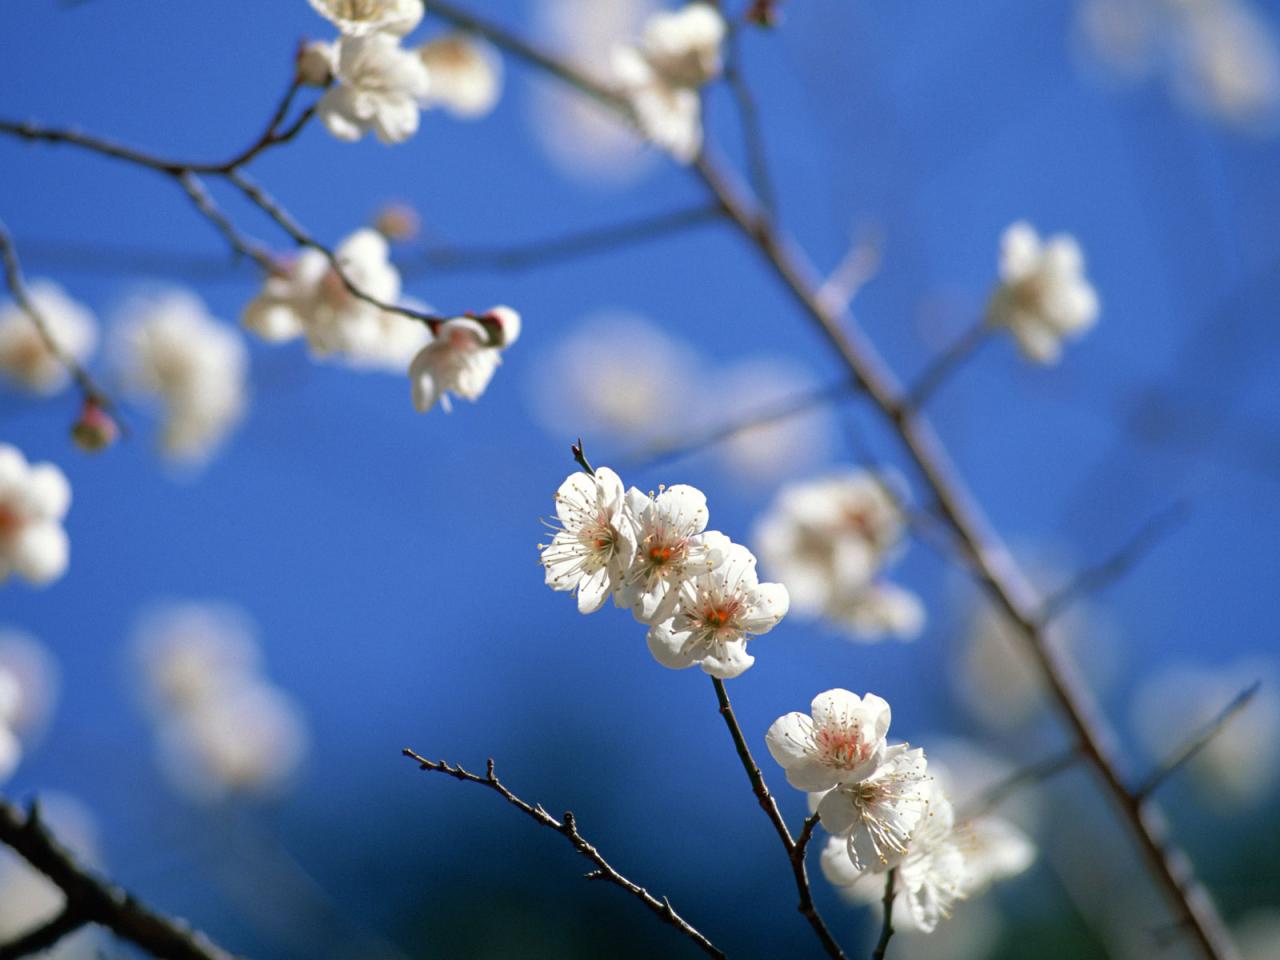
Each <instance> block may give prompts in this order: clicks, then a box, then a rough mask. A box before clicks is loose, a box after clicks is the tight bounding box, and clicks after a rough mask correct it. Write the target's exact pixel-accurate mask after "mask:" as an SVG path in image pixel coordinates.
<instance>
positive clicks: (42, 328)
mask: <svg viewBox="0 0 1280 960" xmlns="http://www.w3.org/2000/svg"><path fill="white" fill-rule="evenodd" d="M0 259H3V261H4V277H5V285H6V286H8V288H9V292H10V294H12V295H13V300H14V302H15V303H16V304H17V305H18V308H19V309H20V310H22V312H23V313H25V314H26V315H27V319H28V320H30V321H31V325H32V326H33V327H35V329H36V333H37V334H38V335H39V337H40V339H41V341H42V342H43V343H44V345H45V349H47V350H48V351H49V352H50V353H51V354H53V356H54V358H55V359H56V360H57V361H58V363H60V364H62V366H63V368H64V369H65V370H66V371H67V373H68V374H70V376H71V379H72V380H74V381H75V384H76V386H77V387H79V388H80V393H81V395H82V396H83V397H84V399H85V400H86V401H88V402H92V403H96V404H97V405H98V406H100V407H102V408H103V409H105V410H108V411H109V412H111V413H112V414H115V413H116V407H115V404H114V403H113V402H112V400H111V398H110V397H109V396H108V395H107V393H106V391H105V390H103V389H102V388H101V387H99V386H98V384H97V383H96V382H94V379H93V377H91V376H90V375H89V371H87V370H86V369H85V368H84V367H82V366H81V365H80V363H79V361H77V360H76V358H75V357H73V356H71V354H69V353H67V351H66V350H64V349H63V348H62V344H60V343H58V341H57V338H55V337H54V335H53V331H52V330H50V329H49V324H48V323H47V322H46V321H45V318H44V316H43V314H41V313H40V311H39V309H38V308H37V307H36V305H35V303H34V302H33V301H32V299H31V297H30V295H29V294H28V293H27V285H26V283H25V282H24V281H23V279H22V265H21V264H20V263H19V262H18V250H17V247H16V246H15V245H14V242H13V237H12V236H11V235H10V233H9V230H8V228H7V227H5V225H4V224H3V223H0Z"/></svg>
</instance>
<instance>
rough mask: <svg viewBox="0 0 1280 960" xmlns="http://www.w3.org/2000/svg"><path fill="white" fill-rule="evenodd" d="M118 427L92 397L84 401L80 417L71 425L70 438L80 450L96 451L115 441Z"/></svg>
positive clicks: (118, 432)
mask: <svg viewBox="0 0 1280 960" xmlns="http://www.w3.org/2000/svg"><path fill="white" fill-rule="evenodd" d="M119 436H120V427H119V425H118V424H117V423H116V421H115V419H114V418H113V417H112V416H111V414H109V413H107V411H106V410H104V409H103V408H102V404H101V403H99V402H98V401H97V400H95V399H93V398H92V397H88V398H86V399H85V401H84V406H83V407H82V408H81V410H80V418H79V419H78V420H76V422H75V423H74V424H72V426H71V439H72V440H73V441H74V442H75V445H76V446H77V447H79V448H80V449H81V450H85V451H87V452H89V453H97V452H98V451H99V450H105V449H106V448H107V447H109V446H111V444H113V443H115V442H116V438H117V437H119Z"/></svg>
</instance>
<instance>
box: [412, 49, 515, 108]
mask: <svg viewBox="0 0 1280 960" xmlns="http://www.w3.org/2000/svg"><path fill="white" fill-rule="evenodd" d="M418 57H419V59H421V60H422V62H423V63H424V64H425V65H426V67H427V72H428V74H430V76H431V89H430V92H429V93H428V95H427V98H426V105H427V106H429V107H431V106H439V107H444V108H445V109H446V110H448V111H449V112H450V113H453V114H456V115H457V116H459V117H468V118H470V117H482V116H484V115H485V114H487V113H488V112H489V111H491V110H492V109H493V108H494V105H495V104H496V103H497V102H498V97H499V96H500V95H501V94H502V59H501V58H500V57H499V56H498V52H497V51H496V50H494V48H493V47H492V46H490V45H489V44H488V43H486V42H485V41H483V40H481V39H479V38H478V37H474V36H472V35H470V34H466V33H449V34H445V35H444V36H440V37H436V38H435V39H434V40H429V41H428V42H426V43H424V44H423V45H422V46H420V47H419V48H418Z"/></svg>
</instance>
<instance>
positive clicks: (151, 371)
mask: <svg viewBox="0 0 1280 960" xmlns="http://www.w3.org/2000/svg"><path fill="white" fill-rule="evenodd" d="M117 348H118V352H119V355H120V360H119V362H120V365H121V366H122V367H123V374H124V377H125V380H126V382H127V385H128V387H129V388H130V389H131V391H132V392H134V393H135V394H138V395H141V396H147V397H152V398H155V399H157V400H159V401H160V403H161V405H162V406H163V408H164V427H163V435H162V438H161V444H162V447H163V449H164V451H165V453H166V454H168V455H169V456H171V457H173V458H174V459H177V460H182V461H187V462H200V461H203V460H206V459H207V458H208V457H209V456H210V455H211V454H212V453H213V451H214V450H215V449H216V448H217V447H218V446H219V445H220V444H221V443H222V441H223V440H224V439H225V438H226V436H227V434H228V433H230V432H231V430H232V428H234V427H235V426H236V424H238V423H239V422H240V420H241V418H242V417H243V416H244V413H245V408H246V407H247V405H248V373H249V354H248V351H247V350H246V348H245V345H244V342H243V341H242V340H241V338H240V337H239V336H238V335H237V333H236V332H235V330H232V329H230V328H228V327H227V326H225V325H224V324H222V323H219V322H218V321H217V320H214V319H213V318H212V317H210V316H209V313H208V311H207V309H206V308H205V305H204V303H203V302H201V300H200V299H199V298H198V297H196V296H195V295H194V294H191V293H187V292H186V291H183V290H172V291H167V292H163V293H160V294H157V295H154V296H150V297H143V298H138V299H136V300H135V301H133V302H132V303H131V304H130V305H129V306H128V307H127V308H126V311H125V317H124V319H123V320H122V323H121V329H120V331H119V336H118V341H117Z"/></svg>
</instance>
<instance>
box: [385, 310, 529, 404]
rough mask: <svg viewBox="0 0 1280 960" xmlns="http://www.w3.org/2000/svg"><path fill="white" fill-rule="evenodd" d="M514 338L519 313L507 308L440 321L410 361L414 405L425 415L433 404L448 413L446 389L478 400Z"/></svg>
mask: <svg viewBox="0 0 1280 960" xmlns="http://www.w3.org/2000/svg"><path fill="white" fill-rule="evenodd" d="M519 336H520V314H518V313H517V312H516V311H515V310H512V309H511V308H510V307H502V306H499V307H493V308H491V309H490V310H489V311H488V312H487V313H484V314H479V315H474V314H468V315H466V316H463V317H455V318H453V319H452V320H446V321H444V322H443V323H441V324H440V325H439V327H437V329H436V330H435V331H434V334H433V335H432V337H431V339H430V340H429V341H428V343H427V344H426V345H425V346H424V347H422V349H420V350H419V351H418V353H417V356H415V357H414V358H413V361H412V363H410V365H409V380H410V383H411V385H412V389H413V405H414V407H415V408H416V409H417V410H418V412H419V413H426V412H427V411H428V410H430V409H431V408H432V407H434V406H435V405H436V403H437V402H438V403H439V404H440V405H441V406H442V407H444V410H445V412H446V413H448V412H450V411H451V410H452V409H453V408H452V405H451V403H450V400H449V394H451V393H452V394H456V395H457V396H459V397H462V398H463V399H465V400H471V401H475V400H477V399H479V398H480V396H481V395H482V394H483V393H484V392H485V390H486V389H487V388H488V386H489V381H490V380H492V379H493V375H494V373H496V372H497V369H498V366H499V364H501V363H502V351H503V350H504V349H506V348H507V347H509V346H511V345H512V344H513V343H515V342H516V340H517V339H518V338H519Z"/></svg>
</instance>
